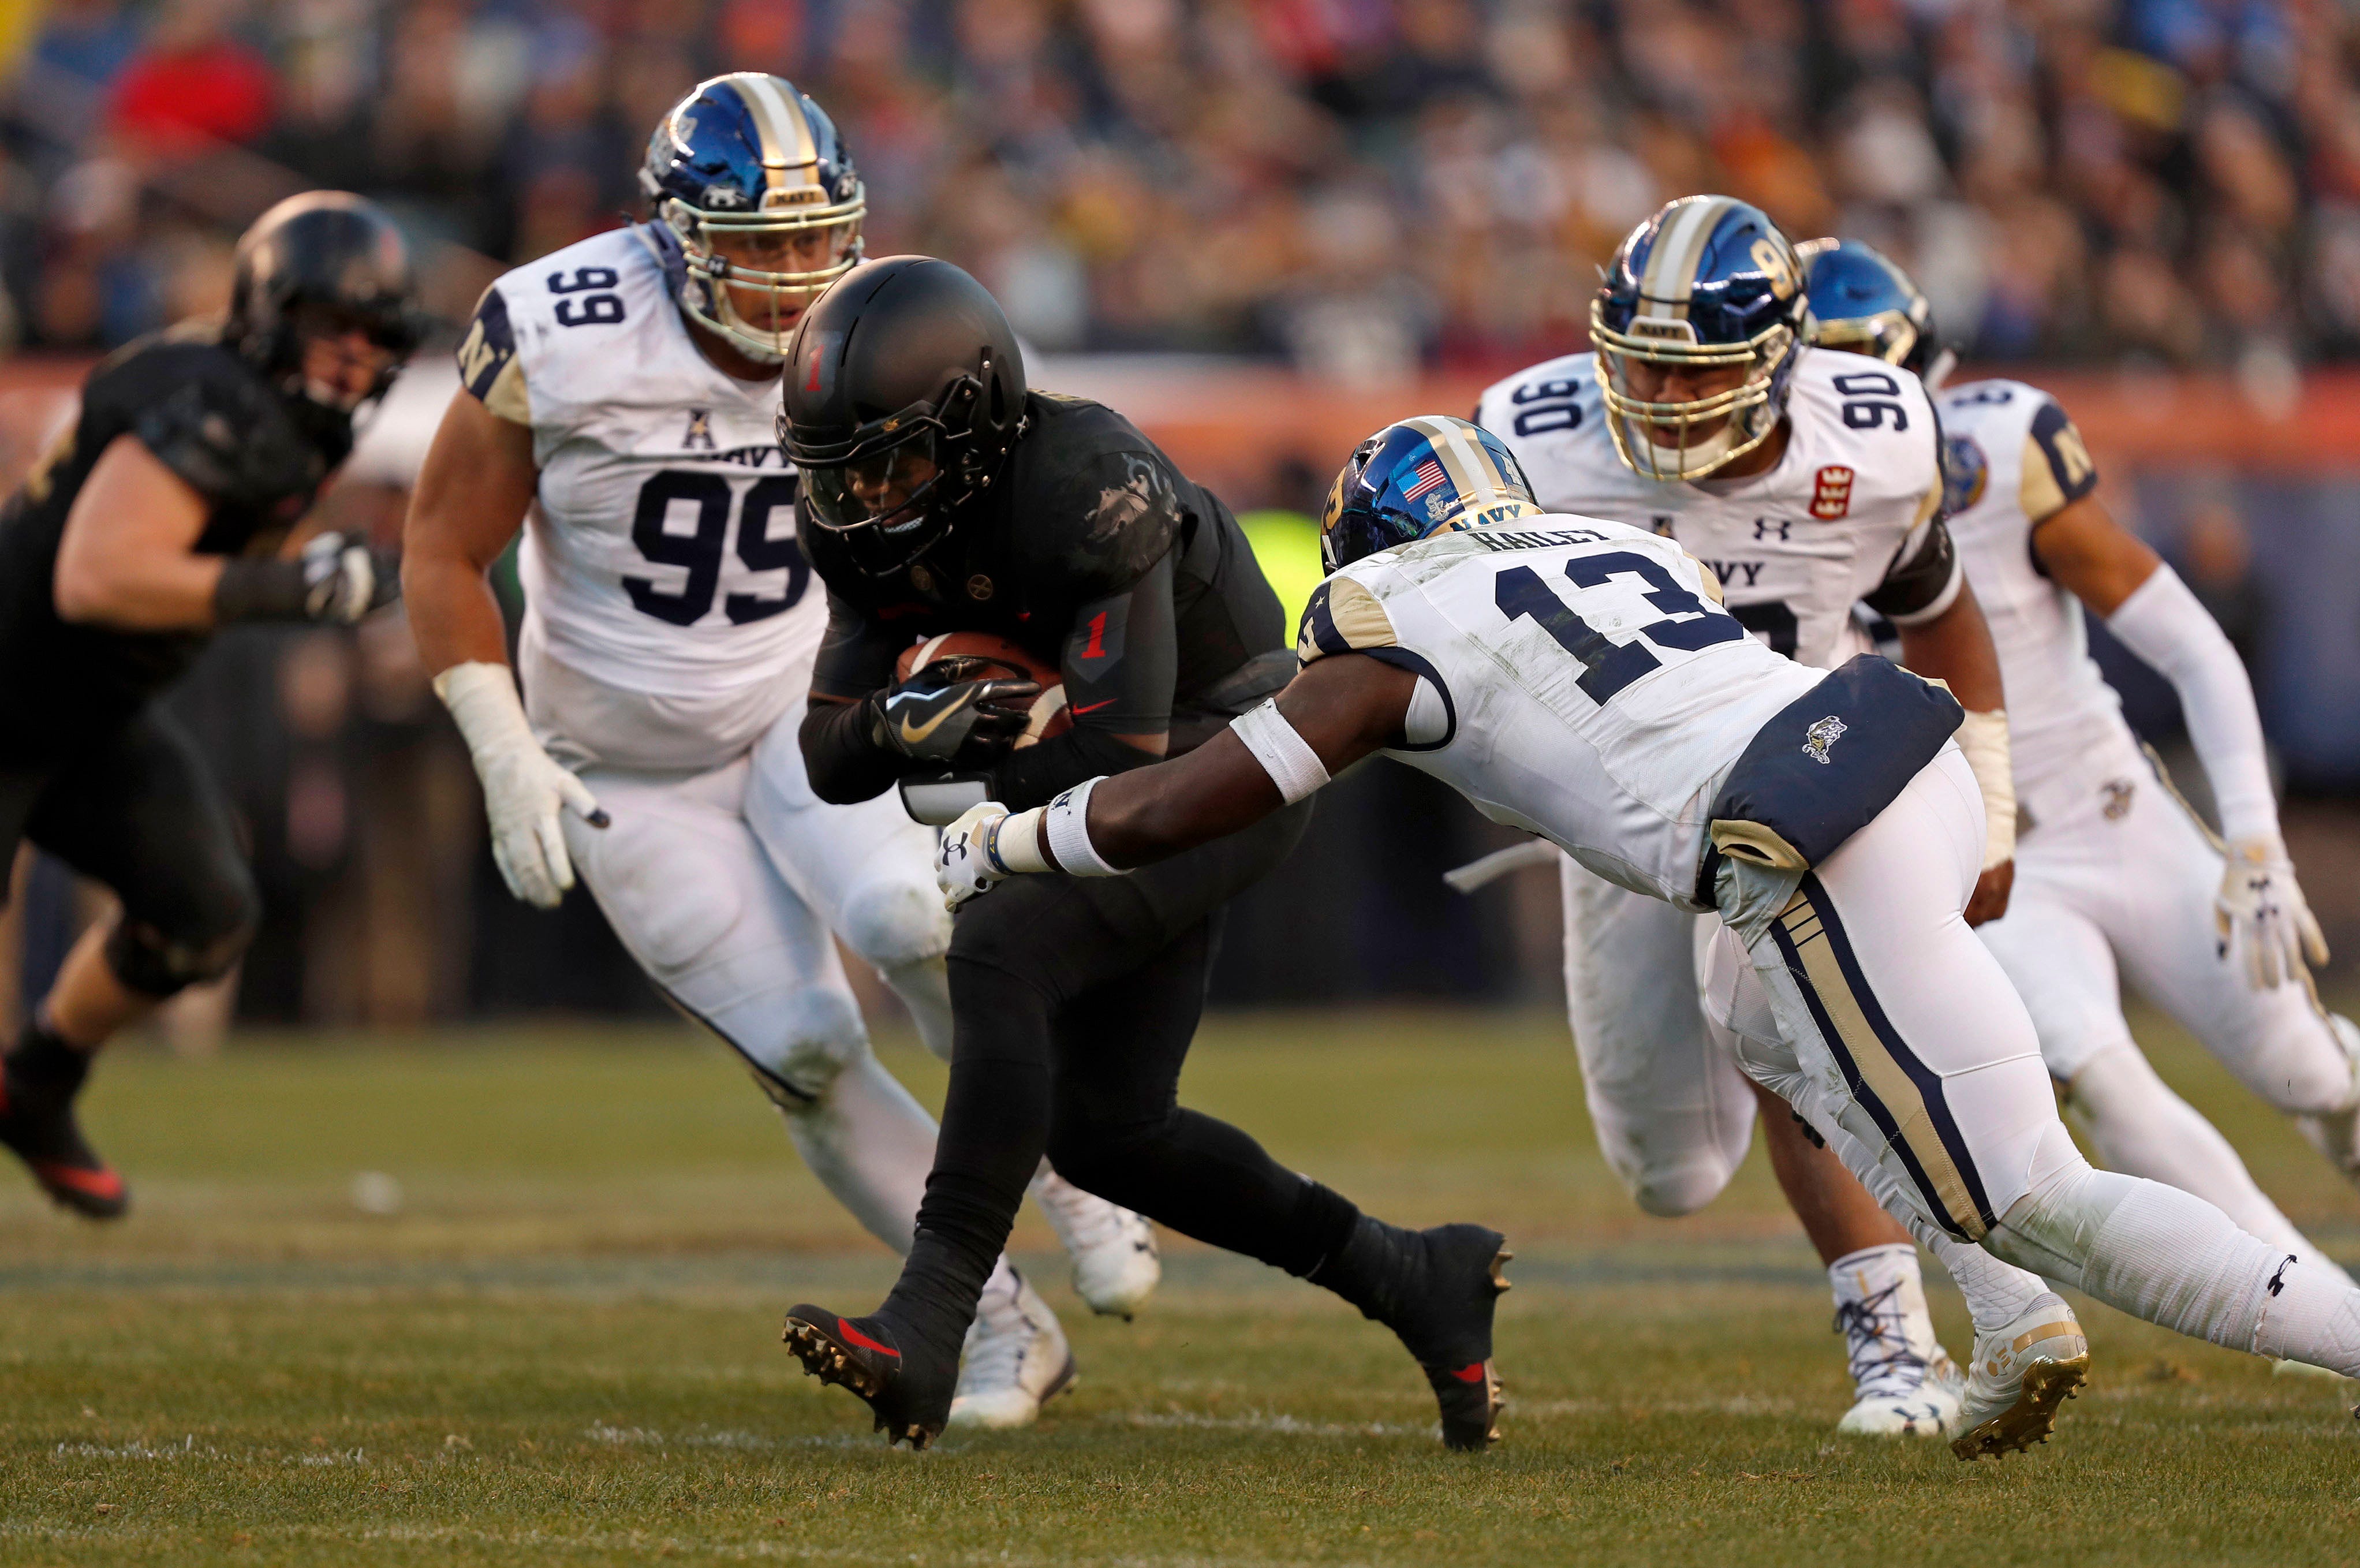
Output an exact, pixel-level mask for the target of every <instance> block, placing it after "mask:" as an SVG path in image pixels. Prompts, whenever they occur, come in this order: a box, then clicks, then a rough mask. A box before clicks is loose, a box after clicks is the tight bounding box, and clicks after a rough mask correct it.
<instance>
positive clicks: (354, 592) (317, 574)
mask: <svg viewBox="0 0 2360 1568" xmlns="http://www.w3.org/2000/svg"><path fill="white" fill-rule="evenodd" d="M297 559H298V560H299V561H300V563H301V564H302V567H303V615H304V618H305V619H306V620H318V621H324V622H326V623H327V624H329V625H331V626H350V625H352V624H353V623H354V622H355V621H357V620H360V619H361V618H362V617H363V616H365V615H366V614H368V612H369V611H371V610H373V609H379V608H380V607H382V606H384V605H388V604H390V603H392V602H393V599H394V598H395V596H396V595H397V594H399V591H400V588H401V579H400V578H399V576H394V575H392V574H391V573H389V572H384V571H380V570H379V569H378V565H377V557H376V556H374V555H372V554H369V549H368V546H367V544H366V543H363V541H362V540H361V538H360V536H359V535H358V534H353V533H333V532H332V533H322V534H316V535H314V536H313V537H312V538H311V539H310V540H308V541H306V542H305V543H304V545H303V549H302V553H301V554H300V555H299V556H298V557H297Z"/></svg>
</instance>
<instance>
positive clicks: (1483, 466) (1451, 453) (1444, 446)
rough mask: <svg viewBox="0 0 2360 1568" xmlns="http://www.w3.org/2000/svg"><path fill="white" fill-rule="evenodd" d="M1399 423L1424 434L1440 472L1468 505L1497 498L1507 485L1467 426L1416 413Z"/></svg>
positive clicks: (1497, 465)
mask: <svg viewBox="0 0 2360 1568" xmlns="http://www.w3.org/2000/svg"><path fill="white" fill-rule="evenodd" d="M1402 423H1404V424H1405V425H1407V426H1409V427H1410V429H1412V430H1414V431H1416V432H1417V433H1419V434H1421V435H1423V436H1425V437H1426V441H1427V442H1428V443H1429V444H1431V445H1432V446H1433V448H1434V455H1435V456H1437V458H1440V459H1441V461H1442V469H1443V472H1444V473H1446V474H1448V475H1449V476H1450V482H1451V484H1452V485H1453V486H1454V487H1455V488H1457V489H1458V491H1459V498H1460V499H1462V500H1463V501H1465V502H1466V503H1467V504H1468V505H1469V506H1470V507H1477V506H1483V505H1487V504H1489V503H1491V502H1492V501H1495V500H1498V499H1500V498H1501V497H1502V494H1503V493H1504V492H1505V491H1506V490H1507V489H1508V488H1509V485H1508V480H1507V477H1506V476H1505V475H1503V474H1502V473H1501V472H1500V466H1499V464H1497V463H1495V462H1493V461H1492V459H1491V453H1490V452H1488V451H1486V450H1485V449H1484V446H1483V444H1482V443H1481V442H1480V441H1479V440H1477V439H1476V438H1475V433H1474V431H1473V429H1472V428H1471V427H1470V426H1468V425H1465V424H1462V423H1460V422H1459V421H1457V420H1455V419H1445V418H1442V417H1441V416H1439V415H1437V414H1419V415H1417V416H1415V418H1411V419H1405V420H1404V421H1402Z"/></svg>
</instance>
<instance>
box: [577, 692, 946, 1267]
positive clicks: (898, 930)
mask: <svg viewBox="0 0 2360 1568" xmlns="http://www.w3.org/2000/svg"><path fill="white" fill-rule="evenodd" d="M800 718H801V714H800V712H799V711H798V712H796V713H792V714H790V715H788V716H786V717H784V718H781V719H780V720H779V721H778V722H777V723H776V724H775V725H773V726H772V728H771V729H770V731H769V732H768V733H767V734H766V735H765V736H764V738H763V739H762V740H761V741H760V742H759V743H758V744H757V745H756V746H755V748H754V750H753V751H751V752H750V753H748V755H745V756H741V757H739V758H738V759H737V761H735V762H730V763H728V764H727V765H726V766H723V767H719V768H716V769H714V770H712V771H711V772H708V773H638V772H632V771H628V770H624V769H616V768H605V767H593V768H589V769H586V770H585V771H584V773H583V774H582V778H583V782H584V783H585V784H588V785H589V786H590V789H591V791H592V793H594V794H595V795H597V797H598V803H599V805H600V806H604V807H605V808H606V813H607V815H608V817H610V818H612V826H610V827H607V828H593V827H591V826H589V825H588V824H587V823H585V822H584V821H582V820H581V819H580V818H579V817H575V816H574V815H573V814H572V813H570V812H569V813H567V814H565V817H564V819H563V820H564V824H565V840H566V848H567V850H569V851H570V852H571V853H572V855H573V857H574V865H575V866H576V867H577V868H578V869H579V871H580V872H581V875H582V879H583V881H584V882H585V883H587V884H588V886H589V888H590V891H591V893H592V894H593V895H595V897H596V899H597V900H598V906H599V908H601V909H602V910H604V911H605V912H606V919H607V922H608V923H609V924H610V925H612V926H613V927H614V928H615V933H616V935H617V937H619V938H621V939H622V942H623V945H624V946H625V947H626V948H628V949H629V951H630V953H631V956H632V957H633V958H634V959H638V960H639V966H640V967H641V968H642V969H644V970H647V972H648V975H649V976H650V979H652V980H653V981H655V982H656V984H657V985H658V986H659V987H661V989H662V991H663V992H664V993H665V994H666V995H667V996H669V997H670V998H671V999H672V1001H673V1003H675V1004H677V1005H678V1006H679V1007H680V1008H681V1009H682V1011H683V1012H685V1013H687V1014H690V1015H691V1016H693V1017H694V1018H695V1019H696V1020H697V1021H698V1022H699V1023H702V1024H703V1025H705V1026H706V1027H707V1028H709V1029H710V1030H712V1031H713V1032H714V1033H715V1034H716V1035H718V1036H720V1037H721V1038H722V1039H723V1040H724V1041H726V1042H727V1043H728V1044H729V1045H730V1046H731V1047H734V1048H735V1049H736V1050H737V1052H738V1054H739V1055H740V1056H742V1057H744V1058H745V1059H746V1061H747V1063H748V1066H749V1067H751V1068H752V1069H753V1071H754V1076H755V1079H756V1080H757V1081H758V1082H759V1083H760V1084H761V1086H762V1088H763V1090H764V1091H765V1092H767V1093H768V1094H769V1095H770V1098H771V1099H772V1100H773V1101H775V1102H777V1103H778V1105H779V1107H780V1109H781V1111H782V1112H783V1113H785V1116H786V1123H787V1130H788V1133H789V1135H791V1136H792V1138H793V1139H794V1143H795V1146H796V1148H797V1149H798V1150H799V1151H800V1152H801V1153H802V1155H803V1158H804V1160H805V1161H806V1162H807V1163H808V1164H809V1165H810V1167H811V1168H812V1173H813V1174H814V1175H815V1176H817V1177H818V1178H819V1179H820V1180H821V1182H822V1183H823V1184H825V1186H826V1188H827V1189H828V1190H829V1191H830V1192H832V1193H834V1194H835V1195H836V1198H837V1200H838V1201H841V1202H842V1203H843V1204H844V1206H845V1207H846V1208H847V1209H848V1210H849V1211H851V1212H852V1214H853V1216H854V1217H855V1218H857V1219H858V1221H859V1222H860V1223H861V1224H862V1225H864V1226H865V1227H867V1228H868V1230H869V1232H870V1233H871V1234H874V1235H875V1236H876V1237H877V1238H878V1239H879V1240H880V1241H882V1242H883V1243H885V1245H888V1246H890V1247H892V1248H893V1249H894V1250H895V1251H897V1252H904V1253H906V1252H907V1251H909V1249H910V1239H911V1232H912V1225H913V1223H914V1222H915V1219H916V1215H917V1212H918V1201H919V1199H920V1198H921V1197H923V1195H924V1191H925V1181H926V1173H927V1171H928V1170H929V1169H931V1168H933V1166H934V1119H933V1118H932V1117H931V1116H929V1115H927V1114H926V1113H925V1111H924V1110H923V1108H922V1107H921V1106H920V1105H919V1104H918V1102H916V1101H915V1100H913V1099H912V1098H911V1096H910V1093H909V1091H907V1090H905V1089H903V1088H902V1087H901V1084H900V1083H899V1082H898V1081H897V1080H895V1079H894V1078H893V1077H892V1075H891V1074H890V1073H888V1072H887V1071H886V1070H885V1069H884V1068H883V1067H882V1066H881V1065H880V1064H879V1062H878V1060H877V1058H875V1056H873V1055H872V1054H871V1053H870V1051H869V1035H868V1030H867V1028H866V1026H865V1025H863V1024H862V1022H861V1017H860V1010H859V1008H858V1005H857V1004H856V1003H855V1002H854V1000H853V996H852V992H851V991H850V989H849V988H848V987H847V985H846V983H845V977H844V970H843V966H842V964H841V963H840V962H839V961H838V959H837V958H836V941H835V937H834V935H832V933H831V927H832V928H833V931H834V932H835V933H840V934H841V935H842V936H843V937H844V939H845V942H846V945H847V947H849V948H852V949H853V950H854V951H855V952H857V953H858V954H859V955H860V956H861V957H862V958H863V959H867V960H868V961H869V963H871V964H874V965H875V966H876V967H877V969H878V970H879V971H880V973H882V974H883V975H884V976H885V978H886V979H887V981H889V982H890V983H891V984H892V985H893V987H894V990H895V992H896V993H897V994H898V995H900V996H901V999H902V1000H903V1001H904V1002H906V1003H909V1004H910V1007H911V1011H912V1014H914V1015H915V1016H916V1017H917V1019H918V1021H919V1025H920V1027H921V1029H922V1030H923V1032H924V1033H925V1034H926V1036H927V1042H928V1044H929V1045H934V1044H935V1043H936V1041H937V1040H940V1041H943V1042H947V1040H948V1037H949V1028H948V1021H949V996H948V989H947V983H946V981H945V979H944V974H943V965H944V959H943V955H944V954H945V952H946V951H947V950H948V948H949V946H950V918H949V916H948V915H947V913H946V912H945V910H944V908H943V903H942V897H941V894H939V893H938V892H937V891H936V889H935V887H934V854H933V850H934V844H933V837H932V834H931V832H930V831H929V830H928V829H927V828H923V827H921V826H919V825H918V824H916V823H913V822H912V821H911V820H910V819H909V817H907V816H906V815H905V814H904V813H903V811H902V810H901V803H900V801H899V800H898V799H897V798H896V797H895V796H894V795H891V794H890V793H888V794H887V795H883V796H881V797H880V798H879V799H877V800H873V801H869V802H866V803H864V804H862V805H859V806H827V805H825V804H823V803H822V802H820V801H819V800H818V799H817V797H815V796H814V795H812V793H811V787H810V784H809V783H808V781H807V780H806V779H805V777H804V774H803V754H802V751H801V749H800V748H799V747H798V745H797V744H796V738H795V730H796V727H797V723H798V720H799V719H800Z"/></svg>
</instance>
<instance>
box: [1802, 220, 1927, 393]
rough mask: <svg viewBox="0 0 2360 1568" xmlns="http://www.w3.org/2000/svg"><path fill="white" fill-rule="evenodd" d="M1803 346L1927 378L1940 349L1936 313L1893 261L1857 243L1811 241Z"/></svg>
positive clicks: (1806, 256) (1806, 257)
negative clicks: (1881, 363)
mask: <svg viewBox="0 0 2360 1568" xmlns="http://www.w3.org/2000/svg"><path fill="white" fill-rule="evenodd" d="M1796 254H1797V256H1798V257H1800V258H1801V259H1802V263H1803V299H1804V314H1803V341H1805V342H1806V343H1808V344H1811V345H1814V346H1816V347H1819V348H1835V349H1841V350H1843V351H1845V352H1847V353H1852V354H1865V355H1867V356H1869V357H1870V358H1872V359H1882V360H1884V361H1885V363H1886V364H1887V365H1891V366H1894V367H1896V368H1898V369H1903V370H1908V371H1912V372H1915V373H1917V374H1918V375H1927V376H1928V379H1929V380H1930V379H1932V377H1931V376H1930V375H1928V366H1929V362H1930V361H1931V360H1932V358H1933V356H1934V355H1935V352H1936V350H1937V348H1938V347H1939V345H1937V344H1936V342H1935V340H1934V307H1933V306H1932V305H1931V304H1929V303H1928V302H1927V299H1926V296H1925V294H1924V293H1923V292H1921V291H1919V290H1918V287H1917V284H1916V283H1914V282H1912V281H1911V280H1910V278H1909V274H1907V272H1904V271H1903V270H1901V269H1900V268H1899V267H1898V266H1897V265H1896V264H1895V262H1894V261H1893V259H1892V258H1890V257H1887V256H1886V255H1885V254H1884V253H1883V252H1882V251H1880V250H1878V249H1877V248H1876V247H1874V246H1869V245H1863V244H1862V243H1861V242H1860V241H1859V240H1856V239H1807V240H1805V241H1804V242H1803V243H1802V244H1801V245H1800V246H1797V247H1796Z"/></svg>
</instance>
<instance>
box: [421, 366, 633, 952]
mask: <svg viewBox="0 0 2360 1568" xmlns="http://www.w3.org/2000/svg"><path fill="white" fill-rule="evenodd" d="M539 482H540V471H539V469H538V468H537V467H536V466H534V463H533V460H532V430H531V428H530V426H528V425H524V424H519V423H518V422H515V421H512V420H506V419H502V418H500V417H499V416H498V415H497V414H495V413H493V412H492V411H490V410H489V409H487V408H486V407H485V406H484V405H483V404H482V403H481V402H479V401H478V400H476V399H475V397H473V396H470V395H466V394H464V393H463V394H462V395H461V396H459V397H455V398H453V399H452V400H451V406H450V408H449V409H448V410H447V411H444V413H443V422H442V424H441V425H440V426H439V427H437V429H436V430H435V432H434V444H433V445H432V446H431V447H429V448H428V449H427V453H426V465H425V466H424V467H423V468H421V470H420V471H419V476H418V488H417V489H416V490H415V491H413V492H412V493H411V496H410V516H409V518H408V520H407V521H406V522H405V523H404V525H403V529H402V540H403V550H402V583H403V586H404V587H405V589H406V590H407V592H406V595H405V597H406V598H408V599H409V602H410V630H411V632H412V633H413V634H414V635H415V636H416V637H417V639H418V652H419V657H420V658H421V660H422V661H423V662H424V663H425V665H426V668H427V669H428V671H430V672H431V673H432V674H433V676H434V695H435V696H439V697H441V698H442V699H443V706H445V707H448V708H450V710H451V717H452V718H453V720H454V721H456V722H457V724H458V726H459V732H460V733H461V734H462V735H464V736H465V737H466V738H467V751H468V752H469V754H470V755H471V756H473V757H474V759H475V773H476V776H477V777H478V778H480V779H482V780H483V784H484V814H485V816H486V817H488V818H490V821H491V827H492V860H493V861H494V862H495V863H497V865H498V866H499V868H500V876H501V878H502V880H504V881H506V882H507V883H508V891H509V892H510V893H512V894H516V895H517V897H519V898H520V899H523V900H524V901H525V902H526V903H527V904H531V905H538V906H539V907H541V908H543V909H554V908H555V907H557V905H558V904H559V903H560V902H561V901H562V900H563V898H564V896H565V890H566V889H567V888H570V887H572V886H573V885H574V861H573V858H572V857H571V856H570V855H568V854H567V853H566V850H565V832H564V829H563V827H561V826H560V824H559V822H558V812H559V811H560V810H561V809H563V808H567V807H570V808H572V809H573V810H574V812H575V813H577V814H578V815H579V816H581V817H583V818H584V819H585V820H586V821H588V822H590V823H591V824H592V825H594V826H595V827H601V828H603V827H605V826H606V813H604V812H603V811H600V810H599V809H598V802H597V801H596V800H595V798H594V797H593V796H592V795H591V794H590V790H589V787H588V786H587V785H585V784H583V782H582V781H581V780H580V779H577V778H575V777H574V775H573V774H572V773H568V772H566V771H565V769H563V768H562V767H560V766H558V764H557V763H556V762H554V761H552V759H551V757H550V755H549V753H548V752H546V751H542V750H541V742H540V741H539V740H536V739H535V738H534V736H533V733H532V726H531V725H530V723H528V722H527V721H526V719H525V714H524V703H523V701H522V699H521V698H519V696H518V695H517V687H516V677H515V676H514V675H512V674H510V673H509V671H508V640H507V633H506V629H505V627H504V626H503V624H502V622H501V620H500V605H499V600H498V599H497V598H493V597H492V585H491V579H490V577H489V576H488V574H489V572H490V571H491V568H492V563H493V562H495V561H497V560H498V559H499V558H500V553H501V552H502V551H504V550H506V549H507V548H508V541H510V540H511V539H514V538H515V537H516V533H517V530H518V529H519V527H521V526H522V525H523V522H524V514H525V509H526V508H527V507H529V506H530V505H531V504H532V495H533V490H534V488H535V487H536V486H537V485H538V484H539Z"/></svg>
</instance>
